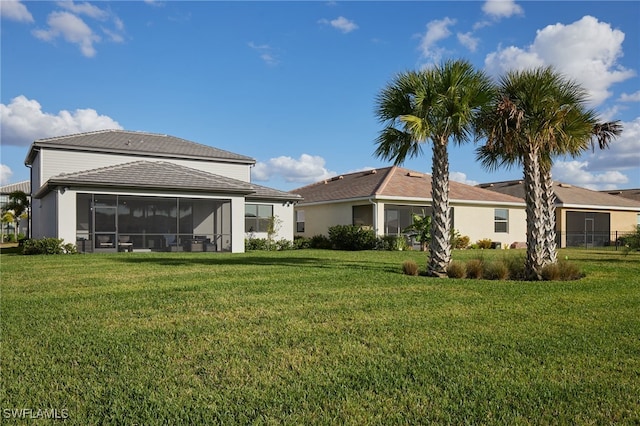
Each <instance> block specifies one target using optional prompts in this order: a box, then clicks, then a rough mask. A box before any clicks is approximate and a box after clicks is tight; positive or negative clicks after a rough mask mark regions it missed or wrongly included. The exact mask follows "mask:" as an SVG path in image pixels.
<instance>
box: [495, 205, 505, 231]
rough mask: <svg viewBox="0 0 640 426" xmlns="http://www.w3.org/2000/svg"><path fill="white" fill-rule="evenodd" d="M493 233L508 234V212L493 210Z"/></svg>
mask: <svg viewBox="0 0 640 426" xmlns="http://www.w3.org/2000/svg"><path fill="white" fill-rule="evenodd" d="M493 219H494V231H495V232H509V210H508V209H495V210H494V214H493Z"/></svg>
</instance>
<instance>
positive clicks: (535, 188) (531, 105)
mask: <svg viewBox="0 0 640 426" xmlns="http://www.w3.org/2000/svg"><path fill="white" fill-rule="evenodd" d="M586 101H587V92H586V90H585V89H583V88H582V87H581V86H580V85H578V84H577V83H575V82H573V81H571V80H568V79H566V78H565V77H563V76H562V75H561V74H559V73H557V72H556V71H554V70H553V69H552V68H550V67H547V68H537V69H533V70H524V71H513V72H510V73H508V74H507V75H505V76H504V77H502V78H501V80H500V85H499V88H498V95H497V97H496V99H495V101H494V102H493V104H492V105H490V106H489V107H488V108H486V109H484V110H483V111H482V113H481V114H480V119H479V120H478V122H477V126H478V128H477V130H478V134H479V135H480V136H481V137H484V138H486V143H485V145H484V146H482V147H480V148H479V149H478V150H477V154H478V158H479V159H480V161H481V162H482V164H483V165H484V166H485V167H488V168H497V167H499V166H502V165H513V164H515V163H519V164H521V165H522V166H523V168H524V185H525V202H526V206H527V211H526V213H527V256H526V261H525V270H526V273H527V276H528V277H529V278H530V279H541V275H540V272H541V270H542V267H543V266H544V265H545V264H547V263H554V262H555V261H556V242H555V241H556V238H555V194H554V192H553V181H552V179H551V166H552V164H553V161H552V158H553V157H555V156H559V155H572V156H577V155H579V154H581V153H582V152H584V150H585V149H588V147H589V146H592V147H593V138H594V137H595V138H597V139H598V142H599V146H601V147H605V146H607V145H608V143H609V142H610V141H611V139H612V138H613V137H614V136H616V135H617V134H619V131H620V127H619V124H616V123H617V122H611V123H598V121H597V116H596V114H595V112H594V111H593V110H590V109H587V108H586V106H585V103H586ZM616 132H617V133H616Z"/></svg>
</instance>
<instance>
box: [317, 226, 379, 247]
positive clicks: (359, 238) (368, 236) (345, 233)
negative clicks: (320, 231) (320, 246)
mask: <svg viewBox="0 0 640 426" xmlns="http://www.w3.org/2000/svg"><path fill="white" fill-rule="evenodd" d="M329 241H331V246H332V247H333V248H334V249H336V250H349V251H356V250H372V249H374V248H375V247H376V236H375V233H374V232H373V230H371V229H364V228H362V227H360V226H356V225H336V226H332V227H330V228H329Z"/></svg>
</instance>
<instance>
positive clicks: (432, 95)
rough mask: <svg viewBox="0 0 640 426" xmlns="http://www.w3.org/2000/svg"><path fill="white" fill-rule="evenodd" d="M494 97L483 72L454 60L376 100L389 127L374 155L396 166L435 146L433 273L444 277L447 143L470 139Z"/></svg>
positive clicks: (408, 76)
mask: <svg viewBox="0 0 640 426" xmlns="http://www.w3.org/2000/svg"><path fill="white" fill-rule="evenodd" d="M492 95H493V85H492V83H491V80H490V79H489V78H488V77H487V76H486V75H485V74H484V73H483V72H481V71H477V70H475V69H474V68H473V66H472V65H471V64H470V63H469V62H467V61H463V60H456V61H447V62H444V63H443V64H441V65H439V66H434V67H432V68H428V69H425V70H421V71H407V72H404V73H401V74H399V75H397V76H396V77H395V78H394V80H393V81H392V82H391V83H390V84H389V85H388V86H387V87H385V88H384V89H383V90H382V91H381V92H380V93H379V95H378V97H377V99H376V110H375V113H376V115H377V117H378V119H379V120H380V122H381V123H383V124H384V125H385V128H384V129H383V130H382V131H381V132H380V134H379V136H378V138H377V139H376V144H377V148H376V150H375V154H376V156H378V157H381V158H383V159H386V160H393V162H394V164H396V165H398V164H402V163H403V162H404V161H405V159H407V158H412V157H416V156H418V155H420V154H421V153H422V144H423V143H425V142H427V141H430V142H431V145H432V149H433V156H432V176H431V179H432V189H431V198H432V203H433V206H432V209H433V213H432V217H433V219H432V225H431V242H430V250H429V253H430V254H429V265H428V270H429V273H430V274H431V275H436V276H445V270H446V267H447V265H448V264H449V262H450V260H451V242H450V240H449V231H450V224H451V218H450V210H449V157H448V153H447V146H448V143H449V141H450V140H451V141H453V142H455V143H463V142H465V141H467V140H468V139H469V136H470V134H471V131H472V129H473V122H474V119H475V117H476V114H477V112H478V110H479V109H480V108H481V107H482V106H484V105H485V104H487V103H488V102H489V101H490V100H491V99H492Z"/></svg>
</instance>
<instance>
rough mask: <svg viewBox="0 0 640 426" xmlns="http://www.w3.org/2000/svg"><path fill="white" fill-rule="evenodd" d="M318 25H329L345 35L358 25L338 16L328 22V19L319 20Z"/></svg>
mask: <svg viewBox="0 0 640 426" xmlns="http://www.w3.org/2000/svg"><path fill="white" fill-rule="evenodd" d="M318 23H319V24H323V25H331V26H332V27H333V28H335V29H337V30H340V31H342V32H343V33H345V34H347V33H350V32H351V31H355V30H357V29H358V25H357V24H356V23H355V22H354V21H351V20H349V19H347V18H345V17H344V16H338V17H337V18H336V19H332V20H331V21H329V20H328V19H320V20H319V21H318Z"/></svg>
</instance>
